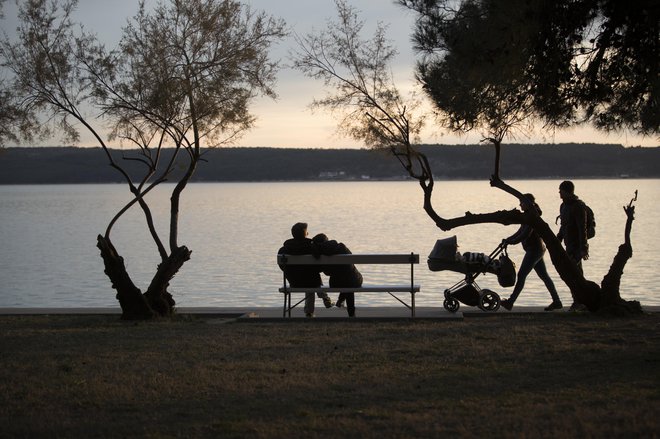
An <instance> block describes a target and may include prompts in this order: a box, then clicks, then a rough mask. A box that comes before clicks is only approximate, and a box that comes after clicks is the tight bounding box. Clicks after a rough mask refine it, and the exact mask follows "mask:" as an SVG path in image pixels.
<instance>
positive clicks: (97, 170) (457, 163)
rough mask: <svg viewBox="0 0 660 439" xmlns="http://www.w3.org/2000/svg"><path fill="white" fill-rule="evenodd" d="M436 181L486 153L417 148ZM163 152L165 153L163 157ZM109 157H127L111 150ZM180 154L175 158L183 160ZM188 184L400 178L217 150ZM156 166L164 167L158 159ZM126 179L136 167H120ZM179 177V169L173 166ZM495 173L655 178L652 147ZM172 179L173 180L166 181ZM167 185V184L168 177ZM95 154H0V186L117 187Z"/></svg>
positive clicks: (659, 167) (314, 154)
mask: <svg viewBox="0 0 660 439" xmlns="http://www.w3.org/2000/svg"><path fill="white" fill-rule="evenodd" d="M420 148H421V150H422V151H424V152H425V153H426V154H427V156H428V158H429V160H430V162H431V166H432V169H433V171H434V173H435V176H436V178H439V179H487V178H488V177H489V176H490V175H491V174H492V165H493V157H494V150H493V148H492V147H491V146H489V145H423V146H421V147H420ZM171 152H172V151H171V150H168V151H166V154H165V156H166V157H165V159H167V157H169V156H170V154H171ZM113 154H114V156H115V159H116V160H117V161H119V162H121V161H122V156H125V157H130V156H135V155H136V151H133V150H113ZM184 157H185V155H182V156H181V158H180V160H181V159H182V158H184ZM204 160H205V161H204V162H202V163H200V165H199V167H198V170H197V172H196V174H195V177H194V180H193V181H207V182H214V181H306V180H360V179H375V180H377V179H384V180H396V179H405V178H407V177H406V175H405V172H404V170H403V168H402V167H401V164H400V163H399V162H398V161H397V160H396V159H395V158H393V157H391V156H389V155H387V154H383V153H380V152H374V151H370V150H365V149H359V150H358V149H312V148H309V149H292V148H221V149H213V150H208V151H207V152H206V154H205V155H204ZM163 162H164V161H163ZM125 163H126V164H127V166H128V169H129V170H130V175H131V176H135V178H136V179H137V177H138V176H139V172H138V171H139V170H140V164H139V163H138V162H135V161H128V162H125ZM178 169H179V172H181V171H180V170H181V169H183V165H181V166H179V167H178ZM500 173H501V175H502V176H503V177H504V178H509V179H523V178H524V179H531V178H598V177H601V178H608V177H619V176H626V177H630V178H658V177H660V147H654V148H641V147H635V148H624V147H623V146H620V145H595V144H558V145H505V146H504V147H503V154H502V163H501V171H500ZM174 177H176V176H174ZM173 179H174V178H173ZM121 181H122V178H121V176H120V175H119V174H118V173H117V171H116V170H114V169H112V168H111V167H110V166H109V165H108V160H107V158H106V156H105V154H104V153H103V152H102V150H101V149H100V148H73V147H33V148H5V149H1V150H0V184H47V183H51V184H57V183H110V182H121Z"/></svg>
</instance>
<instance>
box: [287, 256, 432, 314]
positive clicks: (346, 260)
mask: <svg viewBox="0 0 660 439" xmlns="http://www.w3.org/2000/svg"><path fill="white" fill-rule="evenodd" d="M277 263H278V265H280V267H285V266H286V265H346V264H353V265H365V264H410V281H409V282H408V281H406V282H405V283H399V284H394V285H393V284H388V285H371V284H363V285H362V287H361V288H355V287H349V288H338V287H328V286H321V287H291V286H289V285H288V283H287V280H286V276H284V275H283V276H282V279H283V281H282V287H281V288H280V293H283V294H284V312H283V317H286V316H287V315H288V316H289V317H291V310H292V309H293V308H295V307H296V306H298V305H300V304H301V303H302V302H304V300H305V299H304V298H303V299H301V300H300V301H299V302H297V303H295V304H294V305H291V294H292V293H314V294H316V293H320V292H324V293H388V294H389V295H390V296H392V297H394V298H395V299H396V300H398V301H399V302H401V303H402V304H403V305H404V306H405V307H406V308H408V309H409V310H410V314H411V317H412V318H415V293H417V292H419V290H420V286H419V285H415V275H414V265H415V264H419V255H418V254H414V253H409V254H355V255H353V254H351V255H333V256H320V257H319V258H316V257H314V256H312V255H284V254H279V255H277ZM400 293H410V304H408V303H406V302H405V301H404V300H402V299H400V298H399V297H398V296H397V295H396V294H400Z"/></svg>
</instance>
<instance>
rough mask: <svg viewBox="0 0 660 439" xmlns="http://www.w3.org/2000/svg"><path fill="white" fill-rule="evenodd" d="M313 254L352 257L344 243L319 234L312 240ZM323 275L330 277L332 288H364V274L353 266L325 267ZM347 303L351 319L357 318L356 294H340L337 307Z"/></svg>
mask: <svg viewBox="0 0 660 439" xmlns="http://www.w3.org/2000/svg"><path fill="white" fill-rule="evenodd" d="M312 252H313V253H312V254H313V255H314V256H316V257H319V256H321V255H326V256H332V255H350V254H351V251H350V250H349V249H348V247H346V246H345V245H344V243H342V242H337V241H335V240H329V239H328V237H327V236H326V235H325V234H323V233H319V234H318V235H316V236H315V237H314V238H312ZM323 273H325V274H326V275H327V276H329V277H330V280H329V284H330V286H331V287H337V288H341V287H355V288H360V287H361V286H362V274H361V273H360V272H359V271H358V269H357V268H356V267H355V265H353V264H346V265H324V266H323ZM344 302H346V310H347V311H348V316H349V317H355V293H339V297H338V298H337V306H338V307H341V306H343V304H344Z"/></svg>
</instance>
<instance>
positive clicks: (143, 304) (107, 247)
mask: <svg viewBox="0 0 660 439" xmlns="http://www.w3.org/2000/svg"><path fill="white" fill-rule="evenodd" d="M96 246H97V247H98V248H99V250H101V257H102V258H103V264H104V265H105V274H106V275H107V276H108V278H110V282H111V283H112V288H114V289H115V290H116V291H117V300H118V301H119V305H120V306H121V310H122V319H126V320H140V319H149V318H152V317H154V315H155V314H154V311H153V310H152V309H151V307H150V306H149V304H148V303H147V300H146V299H145V297H144V296H143V295H142V292H141V291H140V289H139V288H138V287H136V286H135V284H134V283H133V281H132V280H131V277H130V276H129V274H128V272H127V271H126V265H124V258H122V257H121V256H119V254H118V253H117V251H116V250H115V248H114V246H113V245H112V242H110V239H107V238H104V237H103V236H101V235H99V236H98V237H97V244H96Z"/></svg>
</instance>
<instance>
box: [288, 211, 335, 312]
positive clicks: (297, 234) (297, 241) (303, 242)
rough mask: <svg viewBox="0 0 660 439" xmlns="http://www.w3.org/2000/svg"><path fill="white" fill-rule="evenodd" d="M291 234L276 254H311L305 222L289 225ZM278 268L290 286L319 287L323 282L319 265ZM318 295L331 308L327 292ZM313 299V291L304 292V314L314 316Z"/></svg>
mask: <svg viewBox="0 0 660 439" xmlns="http://www.w3.org/2000/svg"><path fill="white" fill-rule="evenodd" d="M291 235H292V236H293V238H291V239H287V240H286V241H284V244H282V247H281V248H280V249H279V251H278V254H287V255H311V254H312V240H311V239H309V238H308V237H307V235H308V233H307V223H296V224H294V225H293V227H291ZM280 269H282V270H283V271H284V275H285V276H286V279H287V280H288V281H289V285H291V286H292V287H320V286H321V285H322V284H323V283H322V281H321V273H320V271H321V266H315V265H287V266H285V267H282V266H280ZM318 296H319V297H320V298H321V299H323V304H324V305H325V307H326V308H331V307H332V306H333V305H334V304H333V303H332V300H330V297H328V295H327V293H318ZM315 300H316V299H315V297H314V293H305V316H307V317H314V302H315Z"/></svg>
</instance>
